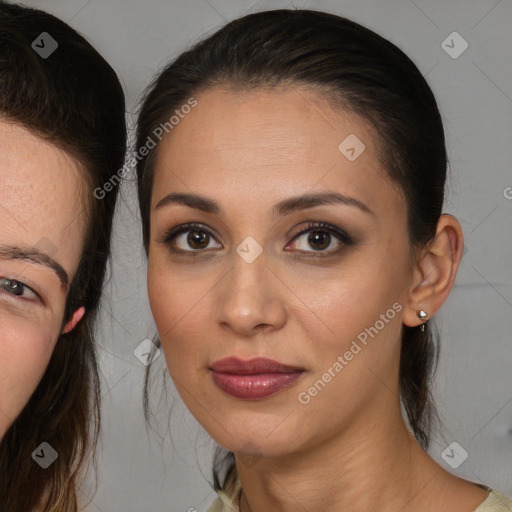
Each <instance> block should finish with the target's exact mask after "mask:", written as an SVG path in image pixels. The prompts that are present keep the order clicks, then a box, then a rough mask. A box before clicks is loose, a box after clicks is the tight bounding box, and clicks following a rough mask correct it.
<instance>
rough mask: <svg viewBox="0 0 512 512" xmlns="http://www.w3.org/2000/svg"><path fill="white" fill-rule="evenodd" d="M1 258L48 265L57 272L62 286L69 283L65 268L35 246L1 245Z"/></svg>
mask: <svg viewBox="0 0 512 512" xmlns="http://www.w3.org/2000/svg"><path fill="white" fill-rule="evenodd" d="M0 259H4V260H21V261H28V262H29V263H32V264H35V265H41V266H44V267H47V268H49V269H51V270H53V272H55V274H56V275H57V277H58V278H59V281H60V282H61V284H62V286H68V284H69V277H68V274H67V272H66V271H65V270H64V268H63V267H62V266H61V265H59V264H58V263H57V262H56V261H55V260H54V259H53V258H51V257H50V256H48V255H47V254H45V253H44V252H42V251H40V250H39V249H37V248H35V247H16V246H8V245H0Z"/></svg>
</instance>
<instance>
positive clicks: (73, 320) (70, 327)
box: [62, 306, 85, 334]
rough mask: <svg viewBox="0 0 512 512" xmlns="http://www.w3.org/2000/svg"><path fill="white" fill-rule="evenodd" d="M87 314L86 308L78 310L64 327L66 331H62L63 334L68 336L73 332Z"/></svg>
mask: <svg viewBox="0 0 512 512" xmlns="http://www.w3.org/2000/svg"><path fill="white" fill-rule="evenodd" d="M84 314H85V308H84V307H83V306H82V307H80V308H78V309H77V310H76V311H75V312H74V313H73V316H72V317H71V320H69V321H68V323H67V324H66V325H65V326H64V329H62V334H67V333H68V332H71V331H72V330H73V329H74V328H75V327H76V324H77V323H78V322H80V320H82V317H83V316H84Z"/></svg>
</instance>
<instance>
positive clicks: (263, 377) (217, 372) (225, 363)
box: [209, 357, 305, 400]
mask: <svg viewBox="0 0 512 512" xmlns="http://www.w3.org/2000/svg"><path fill="white" fill-rule="evenodd" d="M209 369H210V371H211V373H212V377H213V382H214V383H215V384H216V385H217V387H219V388H220V389H221V390H222V391H224V392H225V393H227V394H228V395H231V396H233V397H235V398H241V399H245V400H261V399H262V398H266V397H268V396H270V395H273V394H274V393H277V392H278V391H281V390H283V389H286V388H288V387H290V386H291V385H292V384H294V383H295V382H296V381H297V380H298V379H299V378H300V377H301V375H302V374H303V373H304V372H305V370H304V369H303V368H298V367H296V366H289V365H285V364H282V363H278V362H277V361H273V360H272V359H265V358H261V357H258V358H255V359H250V360H248V361H243V360H241V359H238V358H236V357H228V358H226V359H221V360H220V361H217V362H215V363H213V364H212V365H211V366H210V367H209Z"/></svg>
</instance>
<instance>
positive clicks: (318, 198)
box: [155, 192, 375, 217]
mask: <svg viewBox="0 0 512 512" xmlns="http://www.w3.org/2000/svg"><path fill="white" fill-rule="evenodd" d="M336 203H338V204H344V205H346V206H354V207H356V208H359V209H360V210H361V211H363V212H365V213H368V214H371V215H375V213H374V212H373V211H372V210H371V209H370V208H369V207H368V206H366V205H365V204H364V203H363V202H361V201H359V200H358V199H355V198H354V197H348V196H344V195H342V194H340V193H338V192H323V193H316V194H305V195H302V196H296V197H290V198H289V199H285V200H283V201H280V202H279V203H277V204H276V205H275V206H274V207H273V208H272V214H273V216H276V215H278V216H280V217H282V216H284V215H287V214H290V213H292V212H294V211H298V210H305V209H306V208H313V207H314V206H320V205H325V204H336ZM170 204H183V205H185V206H188V207H190V208H195V209H197V210H201V211H203V212H206V213H212V214H215V215H218V214H220V213H221V212H222V209H221V207H220V206H219V205H218V204H217V203H216V202H215V201H214V200H213V199H209V198H207V197H204V196H200V195H197V194H187V193H179V192H174V193H171V194H168V195H166V196H165V197H164V198H163V199H161V200H160V201H158V203H157V204H156V206H155V210H158V209H160V208H163V207H164V206H167V205H170Z"/></svg>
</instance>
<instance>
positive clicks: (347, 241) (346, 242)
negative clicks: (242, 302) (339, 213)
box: [159, 222, 354, 258]
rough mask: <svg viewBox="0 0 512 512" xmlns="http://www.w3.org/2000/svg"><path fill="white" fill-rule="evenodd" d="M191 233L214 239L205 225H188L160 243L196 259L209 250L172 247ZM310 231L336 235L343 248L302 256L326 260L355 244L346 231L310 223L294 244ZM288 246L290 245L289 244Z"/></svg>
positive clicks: (166, 235) (294, 237)
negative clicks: (199, 233)
mask: <svg viewBox="0 0 512 512" xmlns="http://www.w3.org/2000/svg"><path fill="white" fill-rule="evenodd" d="M189 231H202V232H204V233H207V234H208V236H210V237H213V238H215V237H214V236H213V234H212V233H211V232H210V231H209V230H208V229H207V228H206V227H205V226H204V225H203V224H199V223H195V222H192V223H188V224H182V225H181V226H176V227H174V228H171V229H170V230H169V231H167V232H166V233H165V235H164V236H163V237H162V238H161V239H160V240H159V242H160V243H162V244H164V245H167V246H169V250H170V251H171V252H174V253H179V254H190V255H191V256H193V257H195V256H198V255H200V254H201V253H204V252H207V249H195V250H194V249H191V250H190V251H187V250H183V249H174V248H173V247H172V242H173V241H174V240H175V239H176V237H177V236H179V235H181V234H183V233H187V232H189ZM310 231H321V232H327V233H329V234H330V235H334V237H335V238H337V239H338V240H339V241H340V242H342V244H343V245H342V246H341V248H338V249H335V250H330V251H322V250H318V251H315V250H312V251H299V253H300V254H306V253H312V254H309V255H307V256H306V257H313V258H315V257H318V258H326V257H328V256H333V255H335V254H338V253H339V252H341V251H342V250H343V249H344V246H350V245H353V244H354V240H353V239H352V237H351V236H350V235H348V234H347V233H346V232H345V231H343V230H341V229H339V228H337V227H335V226H332V225H330V224H327V223H325V222H309V223H308V224H307V225H306V226H303V227H302V228H301V229H300V230H299V231H297V232H296V233H295V234H294V235H293V238H292V240H291V241H292V242H293V241H294V240H295V239H296V238H298V237H300V236H301V235H303V234H304V233H308V232H310ZM287 245H288V244H287Z"/></svg>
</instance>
